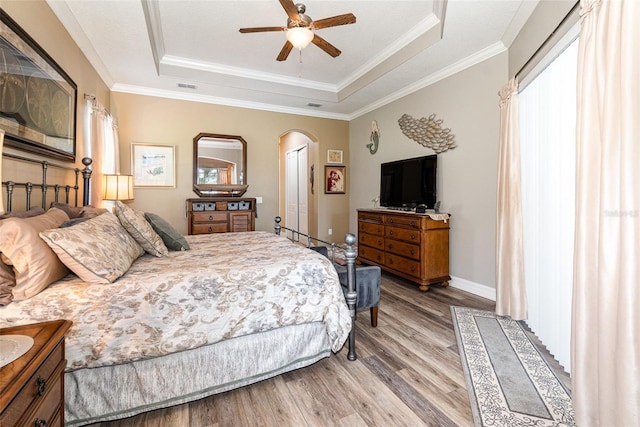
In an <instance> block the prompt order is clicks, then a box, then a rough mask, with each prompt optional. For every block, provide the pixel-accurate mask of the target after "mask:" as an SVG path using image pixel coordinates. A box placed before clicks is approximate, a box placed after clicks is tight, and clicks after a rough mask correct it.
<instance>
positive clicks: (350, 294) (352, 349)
mask: <svg viewBox="0 0 640 427" xmlns="http://www.w3.org/2000/svg"><path fill="white" fill-rule="evenodd" d="M281 221H282V218H280V217H279V216H277V217H276V218H275V226H274V229H275V232H276V234H277V235H278V236H280V235H281V232H282V230H285V231H289V232H291V237H290V239H291V240H292V241H294V242H295V241H299V240H296V238H297V239H299V238H300V237H304V238H306V239H307V247H308V248H311V242H312V241H314V242H317V243H324V244H325V245H327V247H329V248H331V257H330V259H331V261H332V262H334V261H335V251H336V248H337V247H340V248H342V249H344V256H345V260H346V263H347V293H346V294H345V300H346V301H347V306H348V307H349V314H350V315H351V332H349V352H348V353H347V359H349V360H351V361H353V360H356V358H357V356H356V295H357V294H356V256H357V253H356V250H355V249H354V247H353V245H355V243H356V236H355V235H354V234H352V233H348V234H347V235H346V236H345V238H344V241H345V245H344V247H343V246H338V245H336V244H335V243H331V242H327V241H324V240H321V239H319V238H317V237H313V236H310V235H308V234H305V233H300V232H299V231H297V230H293V229H291V228H288V227H285V226H284V225H280V222H281Z"/></svg>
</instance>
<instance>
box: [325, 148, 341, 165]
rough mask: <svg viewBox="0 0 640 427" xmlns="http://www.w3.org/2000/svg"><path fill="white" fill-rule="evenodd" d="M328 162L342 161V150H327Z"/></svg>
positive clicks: (339, 162)
mask: <svg viewBox="0 0 640 427" xmlns="http://www.w3.org/2000/svg"><path fill="white" fill-rule="evenodd" d="M327 163H337V164H341V163H342V150H327Z"/></svg>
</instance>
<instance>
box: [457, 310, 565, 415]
mask: <svg viewBox="0 0 640 427" xmlns="http://www.w3.org/2000/svg"><path fill="white" fill-rule="evenodd" d="M451 314H452V317H453V324H454V326H455V331H456V338H457V340H458V350H459V352H460V358H461V359H462V367H463V369H464V373H465V379H466V382H467V390H468V391H469V400H470V401H471V409H472V411H473V418H474V422H475V425H476V426H496V427H500V426H504V427H513V426H573V425H575V422H574V412H573V406H572V404H571V395H570V394H569V392H568V391H567V390H566V389H565V388H564V386H563V385H562V383H561V382H560V380H559V379H558V378H557V377H556V376H555V374H554V372H553V370H552V369H551V368H550V367H549V365H548V364H547V362H546V361H545V360H544V358H543V357H542V355H540V353H539V352H538V350H537V349H536V347H535V345H534V344H533V343H532V342H531V341H530V340H529V337H527V335H526V333H525V331H524V329H522V327H521V326H520V324H519V323H518V322H516V321H514V320H511V318H509V317H501V316H496V315H495V313H492V312H489V311H482V310H474V309H471V308H466V307H454V306H452V307H451Z"/></svg>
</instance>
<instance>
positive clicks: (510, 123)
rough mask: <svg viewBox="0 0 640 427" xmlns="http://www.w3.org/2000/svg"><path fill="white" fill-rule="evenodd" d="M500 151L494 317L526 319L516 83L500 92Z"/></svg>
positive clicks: (513, 80)
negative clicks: (495, 315) (496, 315)
mask: <svg viewBox="0 0 640 427" xmlns="http://www.w3.org/2000/svg"><path fill="white" fill-rule="evenodd" d="M499 95H500V148H499V152H498V197H497V201H498V202H497V225H496V314H498V315H500V316H511V318H513V319H514V320H522V319H526V318H527V291H526V288H525V282H524V256H523V246H522V195H521V189H520V140H519V138H520V136H519V135H520V130H519V123H518V121H519V119H518V80H517V79H516V78H514V79H511V80H510V81H509V83H507V84H506V85H505V86H504V87H503V88H502V89H501V90H500V93H499Z"/></svg>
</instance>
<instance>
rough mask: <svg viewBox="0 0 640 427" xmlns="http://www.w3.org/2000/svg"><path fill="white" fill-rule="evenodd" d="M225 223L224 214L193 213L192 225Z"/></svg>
mask: <svg viewBox="0 0 640 427" xmlns="http://www.w3.org/2000/svg"><path fill="white" fill-rule="evenodd" d="M210 222H227V213H226V212H194V213H193V223H194V224H197V223H210Z"/></svg>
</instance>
